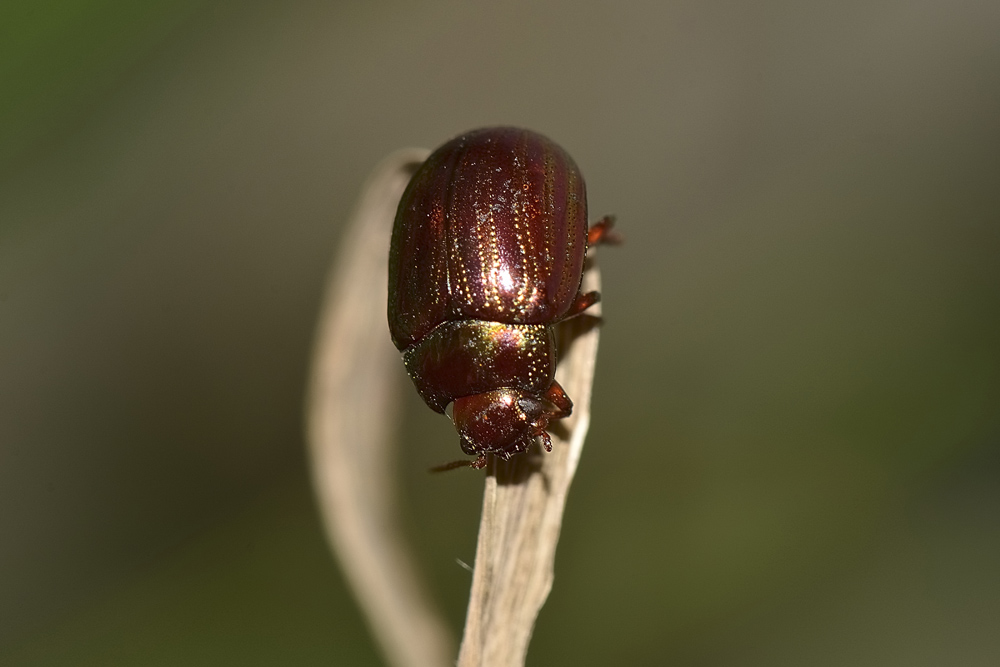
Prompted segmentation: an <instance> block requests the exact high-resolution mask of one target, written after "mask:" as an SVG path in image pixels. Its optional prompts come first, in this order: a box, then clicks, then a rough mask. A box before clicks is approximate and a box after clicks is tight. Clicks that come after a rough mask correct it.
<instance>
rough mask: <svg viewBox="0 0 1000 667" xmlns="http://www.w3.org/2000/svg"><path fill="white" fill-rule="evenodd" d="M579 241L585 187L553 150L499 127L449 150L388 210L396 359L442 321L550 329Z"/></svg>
mask: <svg viewBox="0 0 1000 667" xmlns="http://www.w3.org/2000/svg"><path fill="white" fill-rule="evenodd" d="M586 237H587V197H586V186H585V184H584V181H583V177H582V175H581V174H580V171H579V169H578V168H577V166H576V164H575V163H574V162H573V159H572V158H571V157H570V156H569V155H568V154H567V153H566V152H565V151H563V149H562V148H560V147H559V146H558V145H557V144H555V143H554V142H552V141H550V140H549V139H547V138H545V137H543V136H541V135H539V134H536V133H534V132H530V131H527V130H522V129H517V128H505V127H502V128H486V129H482V130H476V131H473V132H469V133H467V134H464V135H462V136H460V137H457V138H455V139H453V140H451V141H449V142H448V143H446V144H444V145H443V146H441V147H440V148H439V149H437V150H436V151H434V153H432V154H431V156H430V157H429V158H428V159H427V161H426V162H425V163H424V164H423V165H422V166H421V167H420V169H419V170H418V171H417V173H416V174H414V176H413V179H412V180H411V181H410V184H409V186H407V188H406V191H405V192H404V194H403V197H402V199H401V201H400V204H399V208H398V210H397V214H396V220H395V224H394V226H393V232H392V243H391V247H390V252H389V304H388V305H389V308H388V315H389V329H390V332H391V334H392V340H393V343H395V345H396V347H397V348H398V349H400V350H404V349H406V348H408V347H410V346H411V345H413V344H415V343H418V342H419V341H421V340H422V339H423V338H424V337H425V336H427V335H428V334H430V332H431V331H432V330H433V329H434V328H435V327H436V326H438V325H439V324H441V323H442V322H447V321H461V320H484V321H488V322H501V323H508V324H553V323H555V322H557V321H559V320H560V319H561V318H562V317H563V316H564V315H565V314H566V312H567V311H568V310H569V308H570V306H572V304H573V302H574V300H575V298H576V295H577V293H578V291H579V287H580V281H581V278H582V275H583V261H584V257H585V255H586V247H587V241H586Z"/></svg>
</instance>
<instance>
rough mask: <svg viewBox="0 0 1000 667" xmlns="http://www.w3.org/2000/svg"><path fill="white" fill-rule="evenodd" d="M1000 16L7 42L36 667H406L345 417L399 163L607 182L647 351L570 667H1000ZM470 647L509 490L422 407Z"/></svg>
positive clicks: (341, 22)
mask: <svg viewBox="0 0 1000 667" xmlns="http://www.w3.org/2000/svg"><path fill="white" fill-rule="evenodd" d="M998 35H1000V4H998V3H997V2H995V0H951V1H949V2H944V1H942V0H910V1H906V2H903V1H899V0H875V1H872V0H865V1H863V2H862V1H854V0H848V1H846V2H837V3H815V2H782V1H777V0H767V1H764V2H757V3H743V2H736V1H730V2H696V1H694V0H678V1H676V2H597V1H592V2H529V1H527V0H514V1H510V2H504V3H486V2H468V1H459V0H440V1H431V2H421V3H406V2H362V1H361V0H350V1H341V2H318V1H317V2H298V1H296V2H283V3H273V2H262V1H259V0H255V1H249V2H232V1H221V0H172V1H170V2H167V1H166V0H145V1H144V2H125V1H123V0H6V1H5V2H3V3H2V4H0V663H2V664H4V665H11V666H15V665H74V666H77V665H143V666H147V665H220V664H240V665H276V664H294V665H375V664H379V657H378V654H377V652H376V649H375V648H374V646H373V644H372V642H371V639H370V637H369V635H368V634H367V631H366V629H365V625H364V622H363V620H362V619H361V617H360V615H359V613H358V611H357V610H356V608H355V606H354V603H353V601H352V600H351V598H350V595H349V593H348V592H347V590H346V588H345V584H344V581H343V579H342V577H341V575H340V573H339V572H338V570H337V569H336V567H335V565H334V563H333V561H332V559H331V557H330V556H329V554H328V553H327V551H326V547H325V544H324V542H323V538H322V535H321V532H320V527H319V522H318V519H317V515H316V512H315V510H314V508H313V505H312V498H311V491H310V488H309V482H308V475H307V469H306V462H305V457H304V445H303V435H302V418H301V417H302V402H303V388H304V386H305V380H306V374H307V367H308V360H309V352H310V345H311V340H312V334H313V328H314V325H315V322H316V314H317V307H318V304H319V302H320V298H321V291H322V287H323V284H324V280H325V276H326V274H327V271H328V268H329V264H330V262H331V260H332V258H333V256H334V253H335V250H336V247H337V243H338V239H339V238H340V235H341V232H342V223H343V221H344V220H345V219H346V217H347V215H348V213H349V211H350V209H351V207H352V205H353V201H354V198H355V196H356V194H357V192H358V190H359V188H360V185H361V183H362V182H363V180H364V178H365V177H366V175H367V173H368V172H369V171H370V170H371V168H372V167H373V166H374V165H375V164H376V163H377V161H378V160H379V159H381V158H382V157H383V156H384V155H386V154H387V153H389V152H391V151H392V150H394V149H396V148H399V147H402V146H410V145H420V146H427V147H433V146H436V145H438V144H440V143H442V142H443V141H444V140H446V139H448V138H450V137H451V136H453V135H455V134H458V133H460V132H462V131H464V130H467V129H470V128H474V127H478V126H483V125H491V124H514V125H522V126H526V127H530V128H533V129H535V130H538V131H541V132H543V133H545V134H548V135H549V136H551V137H552V138H554V139H555V140H557V141H558V142H559V143H561V144H562V145H563V146H564V147H565V148H566V149H567V150H568V151H569V152H570V153H571V154H572V155H573V156H574V157H575V159H576V161H577V162H578V163H579V165H580V166H581V168H582V169H583V172H584V174H585V175H586V177H587V179H588V185H589V192H590V204H591V212H592V217H595V218H596V217H597V216H598V215H600V214H603V213H605V212H615V213H617V214H618V215H619V221H620V228H621V230H622V231H623V232H624V234H625V235H626V236H627V244H626V245H624V246H622V247H620V248H616V249H608V250H606V251H602V252H601V262H602V266H603V268H604V277H605V288H604V297H605V301H604V312H605V317H606V323H605V328H604V337H603V339H602V349H601V357H600V364H599V368H598V382H597V387H596V394H595V405H594V414H593V425H592V429H591V436H590V438H589V441H588V445H587V448H586V451H585V453H584V457H583V460H582V463H581V466H580V470H579V474H578V477H577V481H576V483H575V486H574V489H573V492H572V494H571V497H570V502H569V508H568V513H567V516H566V523H565V527H564V534H563V539H562V541H561V543H560V547H559V553H558V558H557V563H556V582H555V589H554V591H553V593H552V596H551V597H550V600H549V602H548V604H547V606H546V607H545V609H544V610H543V612H542V615H541V618H540V620H539V624H538V627H537V629H536V633H535V638H534V640H533V644H532V648H531V652H530V656H529V664H531V665H611V664H628V665H668V664H669V665H702V666H718V667H730V666H737V665H739V666H756V665H760V666H764V665H768V666H773V665H789V666H792V665H795V666H798V665H820V666H824V665H830V666H834V665H872V666H875V665H878V666H885V665H907V666H919V665H928V666H930V665H935V666H936V665H964V666H970V665H975V666H978V665H997V664H1000V632H998V631H997V630H998V628H1000V39H998V38H997V36H998ZM406 396H407V398H406V401H407V402H406V411H405V415H406V416H405V423H404V424H403V425H402V426H401V428H402V432H403V434H404V443H403V454H402V455H401V456H400V459H399V461H398V468H399V473H400V476H401V479H402V480H403V483H404V489H405V503H404V507H403V508H402V513H403V518H404V525H405V526H406V530H407V531H408V534H409V536H410V538H411V539H412V540H413V542H414V543H415V545H416V546H417V548H418V549H419V554H420V558H421V561H422V562H423V564H424V566H425V568H426V569H427V571H428V577H429V579H430V581H431V586H432V588H433V590H434V592H435V595H436V597H437V599H438V601H439V602H440V604H441V606H442V608H443V609H444V611H445V613H446V615H447V616H448V618H449V619H450V621H451V623H452V625H453V626H454V627H455V629H456V632H457V630H458V628H459V627H460V626H461V623H462V620H463V618H464V611H465V607H464V605H465V601H466V599H467V593H468V586H469V574H468V572H466V571H465V570H464V569H462V568H461V567H460V566H459V565H458V564H457V563H456V559H461V560H463V561H465V562H471V561H472V559H473V555H474V548H475V527H476V522H477V517H478V511H479V503H480V493H481V477H480V476H479V475H478V474H476V473H472V472H456V473H451V474H449V475H442V476H428V475H426V474H425V472H424V471H425V470H426V468H427V467H428V466H429V465H433V464H436V463H440V462H442V461H447V460H451V459H453V458H455V456H456V454H457V451H458V450H457V442H456V437H455V435H454V432H453V431H452V429H451V427H450V425H449V424H448V423H447V421H446V420H444V419H441V418H440V417H438V416H437V415H434V414H433V413H431V412H430V411H428V410H427V409H426V408H425V407H423V406H422V404H420V402H419V399H418V398H417V397H416V394H415V393H413V392H406Z"/></svg>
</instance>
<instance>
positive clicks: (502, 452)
mask: <svg viewBox="0 0 1000 667" xmlns="http://www.w3.org/2000/svg"><path fill="white" fill-rule="evenodd" d="M557 412H558V409H557V408H556V407H555V406H553V405H552V404H551V403H550V402H549V401H548V400H546V399H545V398H541V397H538V396H534V395H531V394H528V393H526V392H523V391H520V390H518V389H495V390H493V391H488V392H485V393H483V394H474V395H472V396H464V397H462V398H457V399H455V402H454V404H453V406H452V416H451V418H452V421H453V422H454V424H455V429H456V430H457V431H458V434H459V436H461V438H462V443H461V444H462V451H464V452H465V453H466V454H471V455H477V454H480V455H481V454H487V453H493V454H498V455H499V456H501V457H502V458H505V459H506V458H509V457H510V456H512V455H513V454H518V453H520V452H524V451H526V450H527V449H528V447H529V446H530V445H531V443H532V441H533V440H534V439H535V438H536V437H538V436H541V437H542V438H543V439H544V440H545V444H546V448H548V447H549V444H548V437H546V436H547V435H548V434H546V433H545V427H546V426H547V425H548V423H549V419H551V418H552V417H553V416H554V415H555V414H556V413H557Z"/></svg>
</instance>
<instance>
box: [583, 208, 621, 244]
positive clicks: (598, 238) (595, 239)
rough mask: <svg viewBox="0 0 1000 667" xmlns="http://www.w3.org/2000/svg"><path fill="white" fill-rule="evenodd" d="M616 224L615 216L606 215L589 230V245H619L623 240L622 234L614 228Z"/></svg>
mask: <svg viewBox="0 0 1000 667" xmlns="http://www.w3.org/2000/svg"><path fill="white" fill-rule="evenodd" d="M614 226H615V216H613V215H606V216H604V217H603V218H601V219H600V220H598V221H597V222H595V223H594V224H592V225H591V226H590V229H588V230H587V247H588V248H589V247H591V246H595V245H598V244H599V243H607V244H608V245H618V244H619V243H621V242H622V236H621V234H619V233H618V232H617V231H615V230H614V229H612V227H614Z"/></svg>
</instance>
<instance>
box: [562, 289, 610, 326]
mask: <svg viewBox="0 0 1000 667" xmlns="http://www.w3.org/2000/svg"><path fill="white" fill-rule="evenodd" d="M600 300H601V293H600V292H587V293H586V294H577V295H576V301H574V302H573V305H572V306H570V307H569V310H567V311H566V314H565V315H564V316H563V319H566V320H568V319H569V318H571V317H576V316H577V315H579V314H580V313H582V312H583V311H585V310H587V309H588V308H590V307H591V306H593V305H594V304H595V303H597V302H598V301H600Z"/></svg>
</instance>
